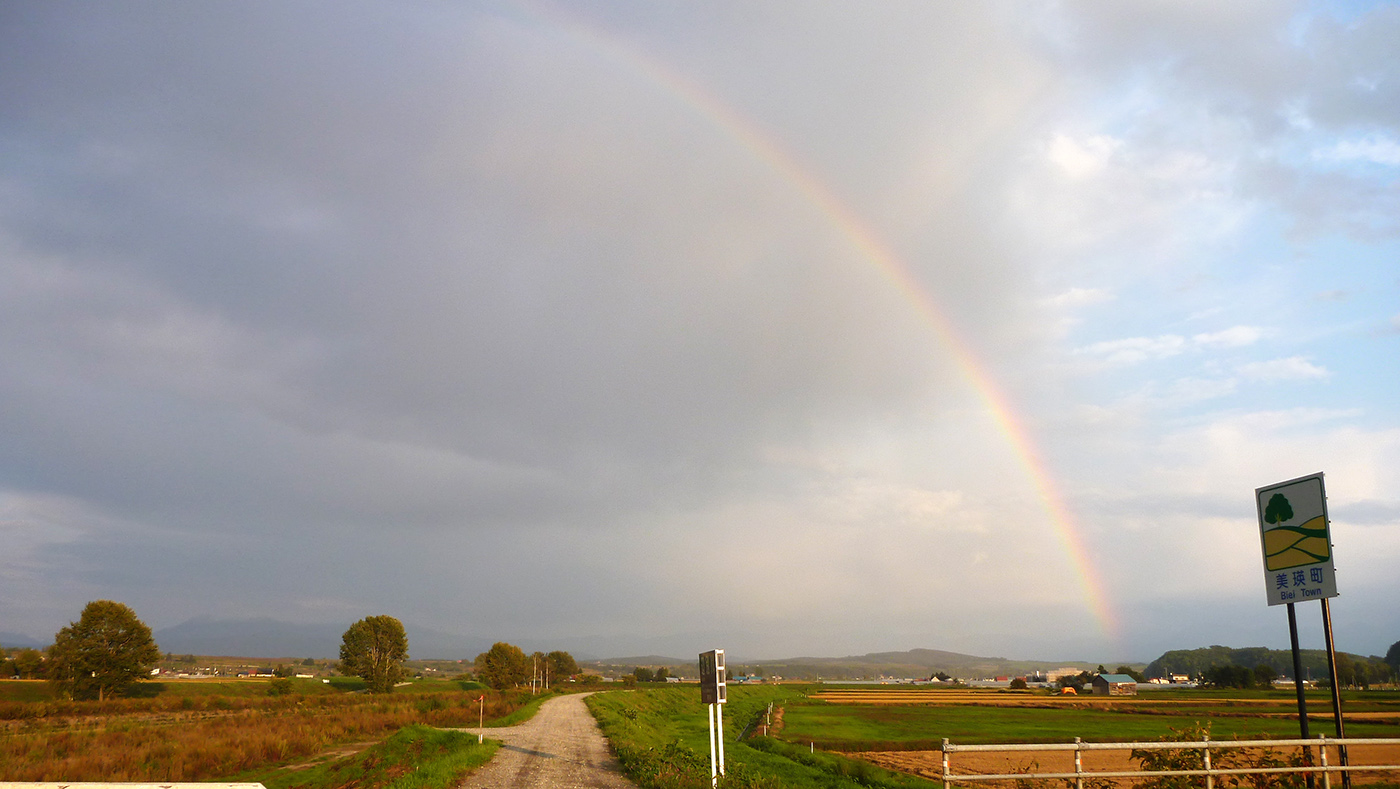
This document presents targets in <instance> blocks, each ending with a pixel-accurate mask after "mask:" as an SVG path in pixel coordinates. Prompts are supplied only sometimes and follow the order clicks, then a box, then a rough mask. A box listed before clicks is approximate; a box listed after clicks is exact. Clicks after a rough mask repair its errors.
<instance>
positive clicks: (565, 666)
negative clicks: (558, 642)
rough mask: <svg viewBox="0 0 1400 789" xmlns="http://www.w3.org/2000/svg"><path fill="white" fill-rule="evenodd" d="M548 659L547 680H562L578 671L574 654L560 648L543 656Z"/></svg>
mask: <svg viewBox="0 0 1400 789" xmlns="http://www.w3.org/2000/svg"><path fill="white" fill-rule="evenodd" d="M545 657H546V658H547V659H548V660H549V681H550V682H551V683H553V682H556V681H558V682H563V681H564V680H566V679H568V678H570V677H572V676H574V675H575V674H577V673H579V671H578V661H576V660H574V656H573V655H570V654H569V653H568V652H564V651H562V650H555V651H553V652H550V653H549V654H548V655H546V656H545Z"/></svg>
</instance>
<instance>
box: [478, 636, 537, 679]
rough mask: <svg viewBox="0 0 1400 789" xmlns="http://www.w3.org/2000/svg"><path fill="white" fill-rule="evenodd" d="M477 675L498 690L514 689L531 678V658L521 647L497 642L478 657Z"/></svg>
mask: <svg viewBox="0 0 1400 789" xmlns="http://www.w3.org/2000/svg"><path fill="white" fill-rule="evenodd" d="M476 675H477V677H478V678H480V679H481V681H482V682H485V683H486V684H487V685H489V686H491V687H493V688H495V689H496V690H504V689H506V688H513V687H515V686H516V685H522V684H524V683H525V681H526V680H527V679H529V678H530V658H529V657H528V656H527V655H526V654H525V651H524V650H522V649H521V648H520V647H518V646H515V645H514V644H507V643H506V642H504V641H497V642H496V643H495V644H492V645H491V648H490V649H489V650H487V651H485V652H482V653H481V654H480V655H477V656H476Z"/></svg>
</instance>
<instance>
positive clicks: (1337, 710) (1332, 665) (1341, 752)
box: [1322, 597, 1351, 789]
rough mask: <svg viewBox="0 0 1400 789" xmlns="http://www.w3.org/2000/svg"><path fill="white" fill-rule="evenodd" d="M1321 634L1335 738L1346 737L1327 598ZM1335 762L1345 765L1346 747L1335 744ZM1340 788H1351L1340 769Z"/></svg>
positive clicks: (1330, 610) (1348, 773)
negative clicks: (1329, 686) (1328, 676)
mask: <svg viewBox="0 0 1400 789" xmlns="http://www.w3.org/2000/svg"><path fill="white" fill-rule="evenodd" d="M1322 634H1323V636H1324V637H1326V639H1327V671H1328V673H1329V675H1330V676H1331V677H1332V715H1333V716H1335V718H1336V720H1337V739H1339V740H1341V739H1345V738H1346V736H1347V735H1346V729H1345V728H1344V726H1343V725H1342V689H1341V688H1340V687H1338V683H1337V650H1335V649H1333V647H1332V608H1331V606H1329V605H1327V598H1325V597H1324V598H1322ZM1337 762H1338V763H1339V764H1340V765H1341V766H1342V767H1346V766H1347V764H1348V762H1347V747H1346V746H1345V745H1338V746H1337ZM1342 789H1351V773H1350V772H1349V771H1347V770H1343V771H1342Z"/></svg>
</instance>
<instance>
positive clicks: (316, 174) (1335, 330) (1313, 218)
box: [0, 0, 1400, 661]
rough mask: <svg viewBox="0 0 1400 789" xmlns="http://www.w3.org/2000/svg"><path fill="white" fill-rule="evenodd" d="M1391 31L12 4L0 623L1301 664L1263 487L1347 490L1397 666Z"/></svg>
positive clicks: (1346, 580)
mask: <svg viewBox="0 0 1400 789" xmlns="http://www.w3.org/2000/svg"><path fill="white" fill-rule="evenodd" d="M1397 40H1400V7H1397V6H1396V5H1395V4H1387V3H1379V4H1372V3H1317V4H1309V3H1281V2H1272V1H1270V2H1236V3H1224V4H1213V3H1204V4H1202V3H1176V2H1160V3H1157V2H1139V3H1119V2H1044V3H1037V2H1031V3H986V4H980V3H979V4H964V3H925V2H909V3H898V2H887V3H878V4H867V3H819V4H813V3H754V2H748V1H747V0H746V1H745V2H739V3H703V4H698V3H697V4H691V5H678V4H660V5H658V4H655V3H647V2H635V3H628V2H599V3H587V4H557V5H556V4H549V3H542V4H536V3H527V2H521V3H511V2H501V3H429V2H424V3H411V4H402V3H401V4H385V3H363V4H359V3H282V2H252V3H248V2H237V3H234V2H210V3H196V4H190V3H175V2H172V3H156V2H139V3H138V2H117V3H106V4H98V5H93V4H86V3H60V2H27V1H20V2H7V3H5V4H4V5H3V7H0V436H3V440H0V542H2V543H3V550H0V630H2V631H9V632H18V633H28V634H30V635H33V636H35V637H38V638H44V637H47V636H49V635H51V634H52V633H53V632H54V631H55V630H57V629H58V628H59V627H61V626H62V625H63V624H65V623H66V622H68V621H70V620H71V619H74V618H76V616H77V614H78V612H79V610H80V609H81V607H82V605H83V604H84V603H85V602H86V601H88V600H91V599H98V598H111V599H117V600H121V601H123V602H126V603H128V604H130V605H131V606H133V607H134V608H135V609H136V610H137V612H138V614H140V615H141V616H142V617H143V618H144V619H145V620H146V621H147V622H148V623H149V624H151V625H152V626H154V627H157V628H160V627H166V626H170V625H173V624H176V623H178V622H181V621H183V620H186V619H189V618H192V617H199V616H209V617H218V618H245V617H255V616H270V617H275V618H278V619H283V620H287V621H293V622H341V621H343V622H347V623H348V622H349V621H352V620H354V619H358V618H360V617H362V616H365V615H369V614H378V613H388V614H392V615H394V616H397V617H399V618H400V619H403V620H405V621H408V622H414V623H418V624H420V625H422V626H426V627H431V628H435V629H437V630H441V631H446V632H451V633H460V634H464V635H472V636H477V637H481V638H485V639H488V640H496V639H506V640H529V641H535V642H545V643H547V642H549V641H550V640H551V639H554V640H564V639H578V638H585V637H589V638H601V639H603V640H604V642H606V643H607V644H609V645H611V646H612V647H613V649H611V650H607V651H610V652H611V653H613V654H627V653H629V652H633V651H640V650H642V649H644V648H646V649H650V648H652V647H655V648H658V649H661V648H664V649H668V650H670V651H671V652H672V653H673V654H678V655H680V656H684V655H685V654H687V652H688V653H691V654H693V653H695V652H698V651H701V650H703V649H708V648H711V647H713V646H725V647H727V648H729V649H730V650H731V651H732V652H736V653H739V654H741V655H743V656H748V657H783V656H792V655H797V654H827V655H834V654H846V653H852V652H866V651H875V650H887V649H908V648H913V647H930V648H942V649H951V650H957V651H964V652H974V653H982V654H988V653H996V654H1006V655H1008V656H1014V657H1045V658H1051V657H1066V658H1071V657H1073V658H1084V659H1103V660H1105V661H1108V660H1114V659H1120V658H1122V659H1129V658H1131V659H1142V660H1146V659H1150V658H1152V657H1155V656H1156V655H1157V654H1159V653H1160V652H1161V651H1163V650H1164V649H1168V648H1185V647H1195V646H1204V645H1207V644H1212V643H1224V644H1229V645H1235V646H1246V645H1259V644H1263V645H1269V646H1276V647H1277V646H1282V645H1284V644H1285V643H1286V641H1287V629H1286V624H1285V620H1284V617H1283V612H1282V610H1281V609H1270V608H1267V607H1266V606H1265V599H1264V588H1263V584H1264V577H1263V570H1262V566H1261V557H1260V548H1259V540H1258V527H1257V525H1256V522H1255V512H1254V503H1253V489H1254V488H1255V487H1258V486H1262V485H1265V484H1269V483H1272V482H1276V481H1280V480H1283V479H1288V478H1291V477H1296V476H1299V475H1302V474H1306V473H1310V472H1314V471H1319V470H1321V471H1325V472H1326V473H1327V484H1328V493H1329V504H1330V507H1331V511H1332V517H1333V537H1334V541H1335V543H1336V564H1337V568H1338V585H1339V588H1340V590H1341V592H1342V596H1341V597H1340V598H1338V599H1337V600H1336V601H1335V605H1334V617H1335V620H1336V627H1337V641H1338V646H1339V648H1341V649H1344V650H1347V651H1353V652H1361V653H1367V654H1374V653H1383V652H1384V651H1385V649H1386V647H1387V646H1388V645H1389V644H1390V643H1391V642H1393V641H1395V640H1397V639H1400V607H1397V606H1396V605H1395V602H1394V600H1395V593H1396V573H1395V570H1396V568H1397V567H1400V484H1397V483H1400V405H1397V402H1398V401H1397V399H1396V397H1395V393H1396V391H1397V389H1398V388H1400V243H1397V236H1398V235H1400V49H1397V48H1396V47H1395V41H1397ZM1303 618H1304V621H1305V624H1306V623H1312V622H1313V620H1315V619H1316V618H1317V617H1316V614H1315V607H1313V606H1309V607H1307V608H1305V609H1304V617H1303ZM1307 626H1308V628H1309V629H1308V630H1307V631H1306V632H1305V637H1306V638H1308V639H1309V640H1310V643H1309V644H1308V645H1309V646H1320V645H1321V640H1320V636H1319V635H1318V632H1317V628H1316V626H1315V624H1307ZM1312 642H1316V643H1312Z"/></svg>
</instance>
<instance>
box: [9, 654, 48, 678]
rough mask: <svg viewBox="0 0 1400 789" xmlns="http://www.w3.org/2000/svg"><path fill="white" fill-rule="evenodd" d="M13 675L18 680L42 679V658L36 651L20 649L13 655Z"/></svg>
mask: <svg viewBox="0 0 1400 789" xmlns="http://www.w3.org/2000/svg"><path fill="white" fill-rule="evenodd" d="M14 663H15V673H16V674H18V675H19V678H20V679H43V678H44V656H43V655H42V654H40V653H39V650H37V649H21V650H20V651H19V654H18V655H15V661H14Z"/></svg>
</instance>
